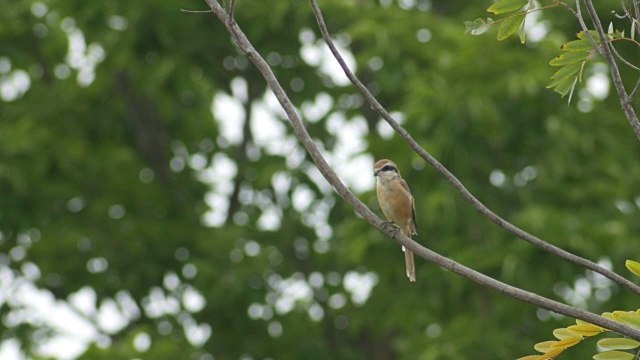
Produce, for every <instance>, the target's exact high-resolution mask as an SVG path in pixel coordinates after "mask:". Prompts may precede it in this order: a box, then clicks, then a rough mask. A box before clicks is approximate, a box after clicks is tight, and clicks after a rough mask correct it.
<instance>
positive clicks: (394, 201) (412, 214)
mask: <svg viewBox="0 0 640 360" xmlns="http://www.w3.org/2000/svg"><path fill="white" fill-rule="evenodd" d="M373 176H376V177H377V178H378V181H377V185H376V192H377V194H378V203H380V209H382V212H383V213H384V215H385V216H386V217H387V219H388V220H389V221H391V222H392V223H394V224H395V225H397V226H398V227H399V228H400V231H401V232H402V234H404V235H405V236H407V237H411V235H417V234H418V233H417V232H416V231H417V230H418V228H417V225H416V210H415V205H414V200H413V195H411V191H410V190H409V186H408V185H407V182H406V181H404V180H403V179H402V176H400V171H399V170H398V167H397V166H396V164H394V163H393V161H391V160H387V159H383V160H379V161H378V162H376V163H375V165H374V166H373ZM402 251H404V259H405V263H406V267H407V277H409V280H410V281H416V266H415V263H414V262H413V253H412V252H411V251H410V250H408V249H405V247H404V246H403V247H402Z"/></svg>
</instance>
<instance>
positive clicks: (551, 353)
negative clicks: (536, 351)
mask: <svg viewBox="0 0 640 360" xmlns="http://www.w3.org/2000/svg"><path fill="white" fill-rule="evenodd" d="M563 351H564V349H561V348H553V349H551V350H549V351H547V352H546V353H544V354H542V355H540V357H539V358H538V360H546V359H553V358H555V357H556V356H558V355H559V354H560V353H561V352H563Z"/></svg>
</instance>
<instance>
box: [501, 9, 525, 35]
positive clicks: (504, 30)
mask: <svg viewBox="0 0 640 360" xmlns="http://www.w3.org/2000/svg"><path fill="white" fill-rule="evenodd" d="M525 15H526V13H525V12H524V11H523V12H519V13H516V14H514V15H512V16H510V17H508V18H506V19H505V20H504V22H503V23H502V24H501V25H500V28H499V29H498V41H502V40H504V39H506V38H508V37H509V36H511V34H513V33H514V32H516V30H518V27H520V25H521V24H522V22H523V21H524V16H525Z"/></svg>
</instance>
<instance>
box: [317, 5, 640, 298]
mask: <svg viewBox="0 0 640 360" xmlns="http://www.w3.org/2000/svg"><path fill="white" fill-rule="evenodd" d="M309 2H310V3H311V7H312V8H313V12H314V14H315V16H316V21H317V22H318V26H319V28H320V32H321V33H322V37H323V38H324V41H325V42H326V43H327V45H328V46H329V48H330V49H331V52H332V53H333V56H334V57H335V58H336V60H338V63H340V66H341V67H342V70H343V71H344V73H345V74H346V75H347V77H348V78H349V80H351V82H352V83H353V84H354V85H355V87H356V88H358V90H359V91H360V93H361V94H362V95H363V96H364V98H365V99H366V100H367V102H368V103H369V105H371V107H372V108H373V109H374V110H376V111H377V112H378V113H379V114H380V115H381V116H382V118H384V119H385V120H386V121H387V123H389V125H391V127H392V128H393V129H394V130H395V131H396V132H397V133H398V134H400V136H402V138H403V139H404V140H405V141H406V142H407V144H409V146H410V147H411V149H413V151H415V152H416V153H417V154H418V155H420V156H421V157H422V158H423V159H424V160H425V161H426V162H427V163H429V164H430V165H431V166H433V167H434V168H435V169H436V170H437V171H438V172H439V173H440V174H441V175H442V176H443V177H444V178H445V179H447V181H448V182H449V183H450V184H451V185H453V187H454V188H455V189H456V190H457V191H458V192H459V193H460V194H461V195H462V197H463V198H464V199H465V200H467V201H468V202H469V203H470V204H471V205H472V206H473V207H474V208H475V209H476V210H477V211H478V212H479V213H481V214H482V215H484V216H486V217H487V218H488V219H489V220H491V221H493V222H494V223H495V224H497V225H498V226H500V227H501V228H503V229H505V230H507V231H508V232H510V233H512V234H513V235H515V236H517V237H519V238H521V239H523V240H525V241H528V242H530V243H531V244H533V245H535V246H537V247H539V248H541V249H542V250H544V251H547V252H549V253H552V254H554V255H556V256H558V257H560V258H562V259H565V260H567V261H571V262H573V263H575V264H578V265H580V266H583V267H585V268H587V269H589V270H592V271H595V272H597V273H599V274H601V275H603V276H605V277H607V278H609V279H611V280H613V281H615V282H616V283H618V284H620V285H622V286H624V287H626V288H628V289H629V290H631V291H633V292H634V293H636V294H638V295H640V287H638V286H637V285H636V284H634V283H633V282H631V281H629V280H627V279H626V278H624V277H622V276H620V275H618V274H616V273H615V272H613V271H611V270H609V269H606V268H604V267H602V266H600V265H598V264H596V263H594V262H592V261H590V260H587V259H585V258H582V257H580V256H577V255H575V254H572V253H570V252H568V251H565V250H563V249H560V248H559V247H557V246H554V245H551V244H550V243H548V242H546V241H543V240H542V239H539V238H538V237H536V236H534V235H531V234H529V233H527V232H526V231H524V230H522V229H520V228H518V227H517V226H515V225H513V224H511V223H509V222H508V221H506V220H505V219H503V218H501V217H500V216H498V215H496V214H495V213H494V212H493V211H491V210H490V209H489V208H488V207H486V206H485V205H484V204H483V203H481V202H480V201H479V200H478V199H476V197H475V196H473V194H471V193H470V192H469V190H467V189H466V188H465V187H464V185H463V184H462V182H460V180H458V179H457V178H456V177H455V175H453V174H452V173H451V172H450V171H449V170H447V168H446V167H444V165H442V164H441V163H440V162H439V161H438V160H436V159H435V158H434V157H433V156H431V154H429V153H428V152H427V151H426V150H424V149H423V148H422V147H421V146H420V145H418V144H417V143H416V142H415V140H413V138H412V137H411V135H409V133H408V132H407V131H406V130H405V129H404V128H403V127H402V126H400V125H399V124H398V122H397V121H395V119H393V117H392V116H391V115H390V114H389V112H387V110H386V109H385V108H384V107H383V106H382V105H380V103H379V102H378V100H376V98H375V97H374V96H373V95H372V94H371V92H369V90H368V89H367V87H366V86H364V85H363V84H362V82H361V81H360V80H359V79H358V78H357V77H356V76H355V75H354V74H353V72H352V71H351V70H350V69H349V67H348V66H347V64H346V63H345V61H344V59H343V58H342V56H341V55H340V53H339V52H338V49H337V48H336V47H335V45H334V44H333V40H331V36H330V35H329V31H328V30H327V26H326V24H325V22H324V19H323V17H322V13H321V11H320V8H319V7H318V4H317V3H316V1H315V0H309Z"/></svg>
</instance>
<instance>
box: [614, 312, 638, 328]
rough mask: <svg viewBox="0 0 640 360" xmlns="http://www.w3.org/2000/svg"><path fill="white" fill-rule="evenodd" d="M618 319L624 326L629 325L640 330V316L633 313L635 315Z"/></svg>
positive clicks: (621, 316)
mask: <svg viewBox="0 0 640 360" xmlns="http://www.w3.org/2000/svg"><path fill="white" fill-rule="evenodd" d="M618 318H619V319H620V321H622V323H623V324H625V325H629V326H631V327H634V328H636V329H640V316H638V315H637V314H636V313H635V312H634V313H633V315H631V314H626V315H618Z"/></svg>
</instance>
